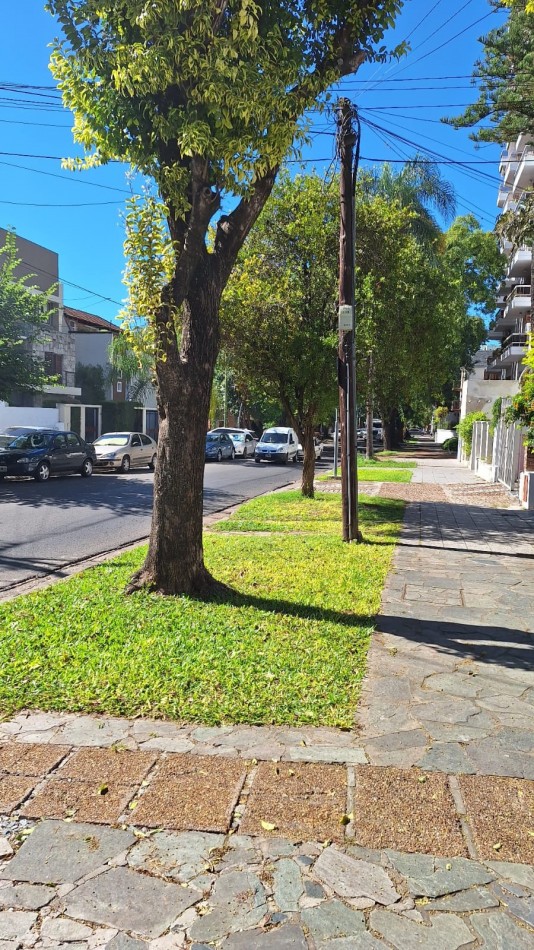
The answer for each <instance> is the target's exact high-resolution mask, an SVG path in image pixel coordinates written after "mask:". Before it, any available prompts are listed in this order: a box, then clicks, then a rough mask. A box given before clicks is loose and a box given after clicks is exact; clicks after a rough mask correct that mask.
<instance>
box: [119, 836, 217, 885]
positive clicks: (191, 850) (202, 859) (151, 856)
mask: <svg viewBox="0 0 534 950" xmlns="http://www.w3.org/2000/svg"><path fill="white" fill-rule="evenodd" d="M223 845H224V835H216V834H207V833H206V832H201V831H182V832H180V833H178V834H173V833H172V832H167V831H161V832H158V833H157V834H155V835H151V836H150V837H149V838H144V839H143V840H141V841H139V842H138V843H137V844H136V845H135V847H133V848H131V849H130V851H129V852H128V864H129V865H130V867H131V868H135V869H136V870H139V871H145V872H146V873H147V874H154V875H156V876H158V877H165V878H169V879H170V880H172V881H178V882H180V883H187V882H188V881H191V880H192V879H193V878H195V877H197V876H198V875H199V874H201V873H202V872H203V871H205V870H206V867H207V865H209V864H210V863H211V861H212V860H213V852H216V851H218V850H219V849H220V848H222V847H223Z"/></svg>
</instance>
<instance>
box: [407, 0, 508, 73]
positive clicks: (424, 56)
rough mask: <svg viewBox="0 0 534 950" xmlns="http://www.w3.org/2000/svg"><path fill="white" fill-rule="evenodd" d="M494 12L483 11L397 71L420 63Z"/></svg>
mask: <svg viewBox="0 0 534 950" xmlns="http://www.w3.org/2000/svg"><path fill="white" fill-rule="evenodd" d="M495 12H496V11H495V10H490V12H489V13H485V14H484V16H481V17H479V18H478V19H477V20H473V22H472V23H469V25H468V26H465V27H464V28H463V30H460V31H459V32H458V33H455V34H454V36H451V37H450V38H449V39H448V40H445V41H444V42H443V43H440V45H439V46H435V47H434V48H433V49H431V50H429V51H428V53H423V55H422V56H419V57H418V59H415V60H414V61H413V62H412V63H407V64H406V65H405V66H403V67H402V69H400V70H399V72H403V71H404V70H405V69H410V68H411V67H412V66H415V65H416V63H420V62H422V60H423V59H427V58H428V57H429V56H432V55H433V54H434V53H437V52H439V50H442V49H443V48H444V47H445V46H448V45H449V43H452V42H454V40H457V39H458V37H460V36H463V35H464V33H467V31H468V30H470V29H472V27H474V26H477V24H478V23H482V22H483V20H487V19H488V17H490V16H493V15H494V13H495Z"/></svg>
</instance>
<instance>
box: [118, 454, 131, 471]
mask: <svg viewBox="0 0 534 950" xmlns="http://www.w3.org/2000/svg"><path fill="white" fill-rule="evenodd" d="M130 468H131V462H130V456H129V455H125V456H124V458H123V460H122V462H121V467H120V470H121V472H129V471H130Z"/></svg>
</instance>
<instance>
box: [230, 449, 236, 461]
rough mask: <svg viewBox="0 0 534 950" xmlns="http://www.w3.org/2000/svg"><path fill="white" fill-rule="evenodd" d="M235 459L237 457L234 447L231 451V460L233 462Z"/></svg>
mask: <svg viewBox="0 0 534 950" xmlns="http://www.w3.org/2000/svg"><path fill="white" fill-rule="evenodd" d="M234 459H235V449H232V451H231V452H230V461H231V462H233V461H234Z"/></svg>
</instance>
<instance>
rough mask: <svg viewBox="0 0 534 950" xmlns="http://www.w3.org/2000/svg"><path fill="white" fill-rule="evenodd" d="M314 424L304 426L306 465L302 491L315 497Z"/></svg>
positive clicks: (303, 471) (307, 496)
mask: <svg viewBox="0 0 534 950" xmlns="http://www.w3.org/2000/svg"><path fill="white" fill-rule="evenodd" d="M313 431H314V427H313V424H311V423H307V424H306V425H305V426H304V429H303V432H302V435H303V442H302V448H303V449H304V465H303V467H302V484H301V491H302V494H303V495H304V497H305V498H313V496H314V487H313V481H314V478H315V444H314V440H313Z"/></svg>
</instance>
